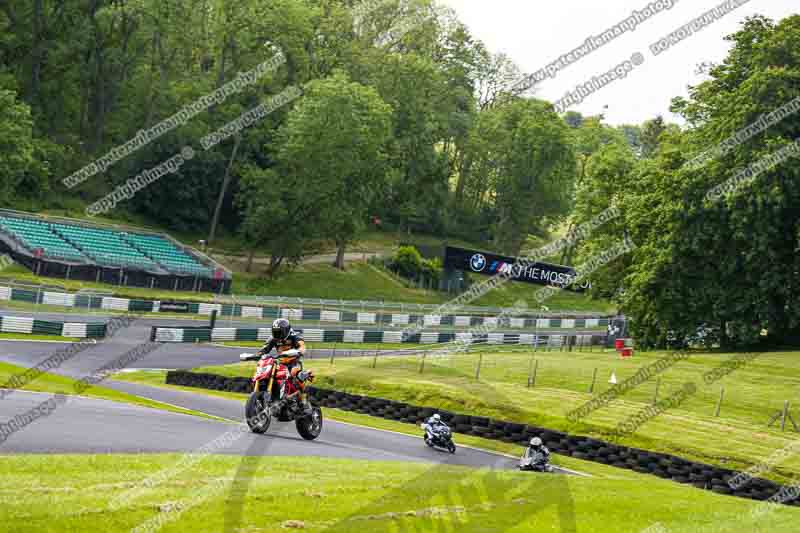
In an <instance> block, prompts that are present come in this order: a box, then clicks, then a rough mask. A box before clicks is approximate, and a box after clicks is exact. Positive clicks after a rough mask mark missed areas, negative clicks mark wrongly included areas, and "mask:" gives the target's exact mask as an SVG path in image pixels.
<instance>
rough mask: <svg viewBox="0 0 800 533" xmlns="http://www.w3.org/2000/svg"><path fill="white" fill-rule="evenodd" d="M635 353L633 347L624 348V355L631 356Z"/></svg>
mask: <svg viewBox="0 0 800 533" xmlns="http://www.w3.org/2000/svg"><path fill="white" fill-rule="evenodd" d="M632 355H633V348H623V349H622V357H630V356H632Z"/></svg>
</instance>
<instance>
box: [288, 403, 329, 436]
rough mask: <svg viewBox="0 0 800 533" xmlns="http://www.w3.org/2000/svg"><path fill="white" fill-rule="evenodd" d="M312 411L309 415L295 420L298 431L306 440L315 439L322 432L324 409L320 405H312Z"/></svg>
mask: <svg viewBox="0 0 800 533" xmlns="http://www.w3.org/2000/svg"><path fill="white" fill-rule="evenodd" d="M311 409H312V412H311V414H310V415H309V416H304V417H303V418H298V419H297V420H295V422H294V423H295V426H297V432H298V433H299V434H300V436H301V437H303V438H304V439H306V440H314V439H316V438H317V437H319V434H320V433H322V409H320V408H319V407H312V408H311Z"/></svg>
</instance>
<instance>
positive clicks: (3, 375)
mask: <svg viewBox="0 0 800 533" xmlns="http://www.w3.org/2000/svg"><path fill="white" fill-rule="evenodd" d="M26 370H27V369H26V368H23V367H20V366H16V365H12V364H9V363H4V362H0V386H2V385H3V384H5V383H8V381H9V380H10V379H11V378H12V377H14V376H17V375H21V374H24V373H25V371H26ZM77 384H78V382H77V381H76V380H74V379H71V378H68V377H64V376H59V375H56V374H50V373H45V374H42V375H40V376H39V377H37V378H36V379H34V380H33V381H31V382H30V383H28V384H27V385H25V386H24V387H21V388H20V389H19V390H25V391H32V392H46V393H51V394H56V393H61V394H67V395H69V394H74V393H75V392H74V391H75V386H76V385H77ZM80 395H81V396H86V397H88V398H98V399H101V400H111V401H114V402H122V403H127V404H132V405H139V406H142V407H149V408H151V409H160V410H162V411H170V412H173V413H181V414H187V415H194V416H201V417H203V418H212V419H217V417H213V416H210V415H207V414H205V413H200V412H198V411H192V410H191V409H184V408H182V407H177V406H173V405H169V404H166V403H162V402H158V401H155V400H150V399H147V398H142V397H140V396H135V395H133V394H127V393H125V392H119V391H116V390H113V389H109V388H106V387H102V386H99V385H94V386H92V387H89V388H87V389H86V390H84V391H83V392H81V394H80Z"/></svg>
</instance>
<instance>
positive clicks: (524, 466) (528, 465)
mask: <svg viewBox="0 0 800 533" xmlns="http://www.w3.org/2000/svg"><path fill="white" fill-rule="evenodd" d="M519 469H520V470H522V471H528V472H552V471H553V466H552V465H551V464H550V463H549V462H548V461H547V457H546V456H545V454H543V453H542V452H534V453H531V450H530V448H528V449H526V450H525V453H524V454H522V457H521V458H520V460H519Z"/></svg>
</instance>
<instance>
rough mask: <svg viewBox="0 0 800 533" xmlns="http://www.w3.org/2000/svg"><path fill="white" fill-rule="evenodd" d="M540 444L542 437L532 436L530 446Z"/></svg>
mask: <svg viewBox="0 0 800 533" xmlns="http://www.w3.org/2000/svg"><path fill="white" fill-rule="evenodd" d="M541 445H542V439H540V438H539V437H533V438H532V439H531V446H541Z"/></svg>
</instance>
